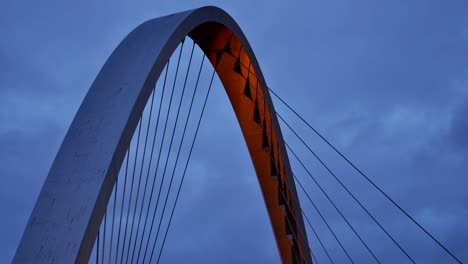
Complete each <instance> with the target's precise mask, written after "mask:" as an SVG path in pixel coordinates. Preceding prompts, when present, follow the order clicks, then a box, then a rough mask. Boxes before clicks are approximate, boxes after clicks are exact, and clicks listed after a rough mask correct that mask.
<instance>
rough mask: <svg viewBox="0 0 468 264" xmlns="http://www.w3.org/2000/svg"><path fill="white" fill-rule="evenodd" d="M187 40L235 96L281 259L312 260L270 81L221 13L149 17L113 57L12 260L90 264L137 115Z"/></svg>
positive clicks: (234, 104) (69, 135) (67, 140)
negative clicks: (260, 108) (261, 108)
mask: <svg viewBox="0 0 468 264" xmlns="http://www.w3.org/2000/svg"><path fill="white" fill-rule="evenodd" d="M186 36H189V37H190V38H192V39H193V40H194V42H195V43H196V44H198V46H199V47H200V48H201V49H202V50H203V52H204V53H205V54H206V56H207V58H208V59H209V61H210V62H211V63H212V65H213V66H214V67H215V70H216V73H217V74H218V76H219V78H220V80H221V82H222V83H223V86H224V88H225V90H226V93H227V95H228V97H229V99H230V102H231V104H232V107H233V109H234V111H235V114H236V117H237V119H238V121H239V124H240V127H241V129H242V133H243V135H244V139H245V141H246V143H247V146H248V150H249V153H250V156H251V158H252V161H253V164H254V167H255V171H256V174H257V177H258V180H259V183H260V186H261V190H262V194H263V197H264V200H265V203H266V207H267V210H268V214H269V217H270V220H271V225H272V228H273V231H274V234H275V238H276V242H277V246H278V250H279V252H280V256H281V258H282V260H283V262H284V263H295V262H305V263H311V262H312V260H311V256H310V251H309V245H308V241H307V237H306V232H305V228H304V223H303V221H302V214H301V209H300V204H299V200H298V197H297V193H296V189H295V185H294V180H293V178H292V177H293V176H292V172H291V168H290V165H289V160H288V157H287V152H286V149H285V146H284V142H283V138H282V134H281V130H280V127H279V124H278V120H277V118H276V114H275V109H274V106H273V103H272V100H271V98H270V95H269V92H268V88H267V87H266V86H265V85H264V84H265V83H266V82H265V80H264V78H263V75H262V72H261V70H260V67H259V64H258V62H257V60H256V58H255V55H254V53H253V51H252V49H251V47H250V45H249V43H248V41H247V39H246V37H245V35H244V34H243V33H242V31H241V29H240V27H239V26H238V25H237V24H236V22H235V21H234V20H233V19H232V18H231V17H230V16H229V15H228V14H227V13H226V12H224V11H223V10H221V9H219V8H216V7H202V8H198V9H194V10H189V11H185V12H181V13H177V14H173V15H169V16H165V17H160V18H156V19H153V20H149V21H147V22H145V23H143V24H141V25H140V26H138V27H137V28H135V29H134V30H133V31H132V32H131V33H130V34H129V35H128V36H127V37H125V39H124V40H123V41H122V42H121V43H120V44H119V45H118V47H117V48H116V49H115V50H114V52H113V53H112V55H111V56H110V57H109V59H108V60H107V62H106V63H105V64H104V66H103V68H102V69H101V71H100V72H99V74H98V76H97V77H96V80H95V81H94V82H93V84H92V85H91V87H90V89H89V91H88V93H87V95H86V97H85V99H84V100H83V102H82V104H81V106H80V108H79V110H78V112H77V114H76V116H75V118H74V120H73V122H72V124H71V126H70V128H69V130H68V132H67V134H66V136H65V138H64V141H63V143H62V145H61V147H60V149H59V152H58V154H57V156H56V158H55V160H54V162H53V164H52V167H51V169H50V171H49V174H48V176H47V178H46V181H45V183H44V185H43V187H42V190H41V192H40V195H39V198H38V200H37V201H36V204H35V207H34V209H33V212H32V214H31V216H30V219H29V221H28V224H27V226H26V229H25V232H24V234H23V237H22V239H21V241H20V244H19V246H18V249H17V252H16V255H15V258H14V262H16V263H53V262H55V263H72V262H79V263H81V262H84V261H87V260H88V259H89V257H90V254H91V251H92V248H93V245H94V241H95V239H96V236H97V233H98V229H99V226H100V223H101V221H102V218H103V216H104V212H105V210H106V206H107V203H108V201H109V198H110V195H111V193H112V190H113V187H114V179H115V177H116V175H117V174H118V172H119V169H120V166H121V164H122V162H123V160H124V157H125V153H126V151H127V149H128V147H129V144H130V141H131V138H132V135H133V134H134V132H135V130H136V127H137V125H138V121H139V118H140V116H141V114H142V112H143V110H144V107H145V105H146V102H147V101H148V99H149V97H150V95H151V91H152V89H153V87H154V86H155V83H156V81H157V80H158V78H159V76H160V75H161V72H162V71H163V69H164V67H165V64H166V62H167V61H168V59H169V58H170V57H171V55H172V54H173V52H174V50H175V49H176V48H177V46H178V45H179V43H180V42H181V41H183V39H184V38H185V37H186ZM254 87H255V88H254ZM250 89H252V90H253V89H255V90H256V92H258V93H259V95H260V96H259V97H260V98H261V100H263V101H262V102H261V103H260V104H263V105H264V108H265V109H264V111H263V114H262V116H257V117H255V116H256V115H258V113H255V111H256V110H257V108H258V104H259V103H258V102H255V101H256V100H253V99H252V98H251V97H250V96H249V93H251V92H252V91H251V90H250ZM247 90H248V91H247ZM265 138H267V142H266V144H265ZM270 142H271V144H270Z"/></svg>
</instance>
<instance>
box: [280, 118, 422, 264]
mask: <svg viewBox="0 0 468 264" xmlns="http://www.w3.org/2000/svg"><path fill="white" fill-rule="evenodd" d="M277 116H278V117H279V118H280V120H281V121H282V122H283V123H284V124H285V125H286V126H287V127H288V128H289V129H290V130H291V131H292V132H293V133H294V135H296V137H297V138H299V140H300V141H301V142H302V143H303V144H304V145H305V146H306V147H307V149H308V150H309V151H310V152H311V153H312V154H313V155H314V157H315V158H316V159H317V160H318V161H319V162H320V163H321V164H322V166H323V167H324V168H325V169H326V170H327V171H328V172H329V173H330V175H332V176H333V178H334V179H335V180H336V181H337V182H338V183H339V184H340V185H341V187H343V188H344V189H345V190H346V192H347V193H348V194H349V195H350V196H351V197H352V198H353V200H354V201H355V202H356V203H357V204H358V205H359V206H360V207H361V208H362V209H363V210H364V211H365V212H366V214H367V215H368V216H369V217H370V218H371V219H372V220H373V221H374V222H375V223H376V224H377V225H378V226H379V228H380V229H381V230H382V231H383V232H384V233H385V234H386V235H387V236H388V237H389V238H390V239H391V240H392V242H393V243H394V244H395V245H396V246H397V247H398V248H399V249H400V251H401V252H403V253H404V254H405V255H406V257H408V259H409V260H410V261H411V262H412V263H415V262H414V260H413V259H412V258H411V256H410V255H409V254H408V253H407V252H406V251H405V250H404V249H403V247H402V246H401V245H400V244H399V243H398V242H397V241H396V240H395V239H394V238H393V236H391V235H390V233H389V232H388V231H387V230H386V229H385V228H384V227H383V226H382V224H381V223H380V222H379V221H378V220H377V219H376V218H375V217H374V216H373V215H372V214H371V213H370V211H369V210H368V209H367V208H366V207H365V206H364V205H363V204H362V203H361V202H360V201H359V199H358V198H357V197H356V196H355V195H354V194H353V193H352V192H351V191H350V190H349V189H348V188H347V187H346V185H345V184H344V183H343V182H342V181H341V180H340V179H339V178H338V177H337V176H336V174H335V173H334V172H333V171H332V170H331V169H330V168H329V167H328V166H327V165H326V164H325V162H324V161H323V160H322V159H321V158H320V157H319V156H318V155H317V154H316V153H315V152H314V151H313V150H312V149H311V148H310V147H309V146H308V145H307V144H306V143H305V141H304V140H303V138H302V137H300V136H299V134H298V133H297V132H296V131H295V130H294V129H293V128H292V127H291V125H290V124H289V123H288V122H287V121H286V120H285V119H284V118H283V117H282V116H281V115H280V114H278V113H277ZM285 144H286V146H287V147H288V149H289V150H290V151H291V152H292V153H293V155H294V156H295V157H296V159H297V160H298V161H299V163H300V164H301V166H302V167H303V168H304V169H305V170H306V171H307V172H308V174H309V175H310V176H311V177H312V175H311V174H310V172H309V171H308V170H307V168H306V167H305V165H304V163H303V162H302V161H301V160H300V158H299V157H298V156H297V155H296V153H295V152H294V151H293V150H292V148H291V147H290V146H289V145H288V144H287V143H285ZM312 178H313V177H312ZM314 181H315V182H316V180H315V179H314ZM316 183H317V182H316Z"/></svg>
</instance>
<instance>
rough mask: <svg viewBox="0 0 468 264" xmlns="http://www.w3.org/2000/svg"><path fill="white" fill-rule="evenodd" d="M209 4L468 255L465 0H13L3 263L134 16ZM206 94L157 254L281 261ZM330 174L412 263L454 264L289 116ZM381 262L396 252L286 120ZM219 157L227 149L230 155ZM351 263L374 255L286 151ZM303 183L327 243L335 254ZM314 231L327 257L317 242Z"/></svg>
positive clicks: (229, 134)
mask: <svg viewBox="0 0 468 264" xmlns="http://www.w3.org/2000/svg"><path fill="white" fill-rule="evenodd" d="M205 5H215V6H218V7H221V8H222V9H224V10H226V11H227V12H228V13H229V14H230V15H231V16H233V18H234V19H235V20H236V21H237V23H238V24H239V25H240V27H241V28H242V30H243V31H244V33H245V35H246V36H247V39H248V40H249V41H250V44H251V46H252V48H253V50H254V52H255V54H256V56H257V59H258V61H259V64H260V66H261V68H262V70H263V73H264V76H265V79H266V81H267V83H268V85H269V86H270V87H271V88H272V89H273V90H275V91H276V92H277V93H279V94H280V95H281V96H282V97H283V98H284V99H285V100H286V101H288V102H289V103H291V104H292V105H294V107H295V108H296V110H297V111H298V112H299V113H301V114H302V115H303V116H304V118H305V119H306V120H308V121H309V122H310V123H311V124H313V125H314V126H315V128H317V129H318V130H319V131H321V132H323V134H324V135H326V137H327V138H328V139H330V141H331V142H333V143H334V144H335V145H336V146H337V147H338V148H339V149H340V150H342V151H343V152H344V153H345V155H346V156H347V157H349V158H350V159H351V160H353V161H354V162H355V163H356V164H357V165H358V166H359V167H360V168H361V169H362V170H363V171H365V172H366V173H367V174H368V175H369V177H370V178H371V179H373V180H374V181H375V182H376V183H377V184H378V185H379V186H380V187H381V188H382V189H384V190H385V191H386V192H387V193H388V194H389V195H390V196H391V197H392V198H394V199H395V200H396V201H397V202H398V203H399V204H400V205H401V206H402V207H403V208H405V209H406V210H408V212H409V213H410V214H411V215H412V216H414V218H415V219H417V220H418V221H419V222H420V223H421V224H422V225H423V226H424V227H426V228H427V229H428V230H430V231H431V232H432V233H433V234H434V235H435V236H436V237H437V238H438V239H440V240H441V242H443V243H444V244H445V245H446V246H447V247H448V248H449V249H451V250H452V251H453V252H454V253H455V254H456V255H457V256H459V257H460V258H461V260H462V261H468V251H467V250H466V248H467V245H468V206H467V205H468V192H467V191H466V186H468V179H467V176H468V136H467V135H466V134H467V132H466V131H468V118H467V117H468V2H466V1H464V0H459V1H458V0H448V1H442V0H439V1H436V0H432V1H431V0H426V1H423V0H392V1H390V0H388V1H372V0H358V1H346V0H332V1H324V0H315V1H296V2H294V3H293V2H292V1H291V2H286V1H276V2H274V1H170V0H165V1H160V0H153V1H88V0H83V1H21V0H18V1H13V0H4V1H2V2H1V3H0V32H1V34H2V36H1V38H0V124H1V125H0V177H1V180H2V183H1V184H0V209H1V211H2V217H1V218H0V234H1V235H0V237H1V238H0V263H7V262H9V261H11V259H12V257H13V255H14V253H15V250H16V247H17V245H18V243H19V240H20V238H21V235H22V232H23V230H24V227H25V225H26V223H27V220H28V218H29V214H30V213H31V210H32V208H33V206H34V203H35V200H36V199H37V196H38V194H39V191H40V189H41V186H42V184H43V182H44V180H45V178H46V176H47V173H48V170H49V168H50V166H51V164H52V162H53V159H54V157H55V154H56V153H57V151H58V148H59V146H60V143H61V141H62V139H63V138H64V136H65V133H66V131H67V129H68V127H69V125H70V123H71V121H72V118H73V117H74V115H75V113H76V111H77V110H78V107H79V105H80V103H81V101H82V100H83V98H84V96H85V94H86V92H87V90H88V89H89V87H90V85H91V83H92V82H93V80H94V78H95V77H96V75H97V73H98V72H99V70H100V68H101V67H102V65H103V64H104V62H105V61H106V59H107V58H108V57H109V55H110V54H111V52H112V51H113V50H114V48H115V47H116V46H117V45H118V43H119V42H120V41H121V40H122V39H123V38H124V37H125V36H126V35H127V34H128V33H129V32H130V31H131V30H132V29H133V28H135V27H136V26H137V25H139V24H140V23H142V22H144V21H146V20H148V19H151V18H155V17H159V16H163V15H168V14H171V13H175V12H179V11H184V10H187V9H192V8H196V7H200V6H205ZM215 86H216V87H214V88H213V89H214V90H213V93H212V94H211V97H210V100H209V104H208V108H207V111H208V112H207V114H206V116H205V118H204V122H203V126H202V128H201V131H200V135H199V136H200V137H199V139H198V141H197V143H196V146H195V152H194V154H193V155H194V157H193V159H192V161H191V165H190V171H189V175H188V176H187V180H186V182H185V183H184V187H183V190H184V192H183V193H182V195H181V198H180V202H179V204H178V209H177V210H176V214H175V219H174V222H173V226H172V228H171V231H170V233H169V237H168V241H167V245H166V246H167V247H166V248H165V251H164V256H163V258H162V260H163V262H164V263H279V262H280V260H279V255H278V252H277V248H276V244H275V241H274V236H273V232H272V229H271V226H270V222H269V219H268V215H267V211H266V208H265V205H264V202H263V200H262V195H261V192H260V188H259V185H258V181H257V179H256V176H255V173H254V169H253V166H252V163H251V160H250V157H249V156H248V151H247V147H246V145H245V143H244V141H243V138H242V134H241V130H240V128H239V126H238V124H237V121H236V119H235V115H234V113H233V111H232V108H231V106H230V104H229V101H228V99H227V96H226V94H225V92H224V91H223V89H222V87H221V86H220V84H219V82H218V83H217V85H215ZM275 103H276V104H275V105H276V107H277V111H278V112H280V113H282V114H283V115H284V116H286V117H287V119H288V120H290V122H291V123H292V124H294V126H295V127H296V128H297V129H298V131H299V132H300V133H301V134H302V135H304V136H305V138H306V139H307V141H308V142H309V143H310V145H311V146H312V147H313V149H314V150H316V151H317V152H318V153H319V154H320V156H321V157H322V158H323V159H324V160H325V161H326V162H327V163H328V164H329V165H330V167H332V168H333V169H334V171H335V172H336V173H337V175H338V177H339V178H340V179H342V180H343V182H344V183H345V184H347V185H348V186H350V188H351V189H352V190H353V192H354V193H355V194H356V196H357V197H359V198H360V199H361V200H363V201H364V203H365V205H366V206H367V207H368V208H369V209H370V210H371V211H372V212H373V213H374V215H375V216H376V217H377V218H378V219H379V220H381V221H382V223H383V224H384V225H385V226H386V227H388V230H389V231H390V232H391V233H392V234H393V235H394V236H395V237H396V238H397V239H398V241H401V244H402V245H403V246H404V247H405V248H407V249H408V252H409V253H410V254H411V255H412V256H413V257H414V258H415V260H416V261H417V262H421V263H452V262H453V260H452V259H450V258H449V257H448V256H447V255H446V254H445V253H444V252H443V251H442V250H441V249H440V248H438V247H437V246H436V245H435V244H434V243H433V242H431V241H430V239H429V238H428V237H427V236H425V235H424V234H423V233H422V232H421V231H419V230H418V229H417V228H416V227H415V226H414V225H413V224H412V223H410V222H409V221H408V219H407V218H405V217H404V216H403V215H402V214H401V213H400V212H399V211H397V210H396V209H395V208H394V207H393V206H392V205H391V204H390V203H389V202H388V201H387V200H385V199H384V198H383V197H382V196H381V195H379V193H378V192H376V191H375V190H374V189H372V188H371V187H370V186H369V185H368V184H367V183H366V182H365V181H363V180H362V178H360V177H359V176H358V174H357V173H355V172H354V171H353V170H352V169H351V168H350V167H349V166H347V165H346V164H345V163H344V162H343V161H342V160H340V159H339V157H338V156H337V155H336V154H334V153H333V152H332V151H331V150H330V149H329V148H328V147H327V146H326V145H324V144H323V142H321V141H320V140H319V139H318V138H317V137H315V136H313V134H312V133H311V131H310V130H308V129H307V128H306V127H305V126H304V125H303V124H301V123H300V122H299V121H298V120H297V118H295V117H294V116H293V115H291V114H290V112H288V111H287V109H286V108H285V107H283V106H282V105H281V104H280V103H279V102H276V101H275ZM282 129H283V133H284V137H285V139H286V141H288V142H290V144H291V145H293V146H295V149H297V151H298V153H299V154H300V155H301V157H303V159H304V160H305V161H306V164H307V165H308V166H309V167H310V169H311V170H312V172H313V173H314V175H315V176H316V177H317V179H318V180H319V181H320V182H321V183H323V185H324V188H325V189H326V190H327V191H328V193H329V194H330V196H333V198H334V200H335V201H337V202H336V203H337V204H338V206H339V207H340V208H342V209H343V213H344V214H345V215H346V216H348V217H349V220H350V221H352V222H353V223H354V224H355V226H356V227H357V228H358V229H359V230H360V231H361V232H362V234H363V236H364V237H365V239H366V241H368V242H369V244H370V245H371V247H372V249H374V250H375V252H376V254H377V255H378V256H379V258H380V259H382V260H383V262H384V263H406V262H407V260H406V259H405V258H404V256H403V255H402V253H401V252H399V251H398V248H396V246H395V245H393V244H392V243H391V242H390V241H389V240H388V239H387V238H386V237H385V236H384V235H383V234H382V233H381V232H380V231H379V230H378V228H377V227H376V226H375V224H374V223H372V222H371V220H370V219H369V218H368V217H367V216H366V215H365V214H364V213H363V212H362V211H360V210H359V207H358V206H357V205H356V204H355V203H352V202H351V200H350V198H349V196H347V195H346V194H345V193H344V191H343V190H342V189H341V188H340V187H339V186H338V185H337V184H336V182H334V180H333V179H332V178H331V177H330V175H328V174H327V172H326V170H324V169H323V168H322V167H320V165H319V164H318V163H317V162H316V161H315V160H314V159H313V157H312V156H310V153H308V152H306V151H305V149H304V147H303V146H302V145H300V143H298V141H297V140H296V139H295V138H294V136H293V134H291V133H290V131H288V130H287V128H286V127H284V126H283V127H282ZM225 153H229V154H228V155H226V154H225ZM290 159H291V164H292V165H293V170H294V172H295V173H296V174H297V175H298V177H299V178H300V179H301V181H302V182H304V184H305V186H307V188H308V190H310V193H311V196H312V198H313V199H314V200H315V201H316V203H317V204H318V205H319V207H320V208H323V213H324V215H325V217H326V218H327V219H328V220H329V223H330V224H331V225H332V226H333V227H334V228H336V230H337V234H338V235H339V236H340V237H342V238H343V240H344V243H345V245H346V247H347V248H349V249H350V251H351V254H352V256H353V258H354V259H355V260H357V262H358V263H372V259H371V258H370V256H369V254H368V253H367V252H366V251H365V249H364V248H363V246H362V245H361V244H359V243H358V240H357V238H356V237H354V236H353V235H352V233H351V232H350V230H349V229H348V228H347V227H346V226H345V224H344V223H343V222H342V220H341V219H340V217H339V215H338V214H337V213H336V212H335V211H333V208H332V207H331V206H330V204H328V203H327V201H326V200H325V198H324V197H323V195H321V194H320V193H319V191H318V189H317V188H316V186H314V185H313V182H312V181H310V179H309V178H307V175H306V174H305V172H304V171H303V170H302V168H301V167H300V166H298V164H297V162H295V161H294V160H293V158H292V157H290ZM299 193H300V196H301V202H302V204H301V205H302V208H303V209H304V211H305V212H306V213H307V214H308V215H309V217H310V218H311V219H312V222H313V223H314V226H315V227H316V228H317V230H318V232H319V234H320V235H321V237H323V240H324V243H325V244H326V245H328V247H329V248H330V251H331V252H332V253H333V255H334V256H336V260H337V261H336V262H337V263H341V262H344V260H345V256H344V255H343V253H342V252H341V251H340V249H339V247H338V245H337V244H336V243H335V242H334V241H333V239H332V237H331V236H330V234H329V233H328V232H327V230H326V229H325V226H324V224H323V222H321V220H320V218H319V217H318V216H317V214H316V213H315V212H314V211H313V209H312V207H311V205H310V204H309V203H308V201H307V200H306V199H303V198H304V195H303V193H301V192H300V191H299ZM309 240H310V244H311V248H312V250H313V251H314V254H316V255H317V256H318V259H319V261H320V263H326V262H327V261H326V258H325V255H324V253H323V252H322V251H321V249H320V247H319V245H318V243H317V241H316V239H315V237H313V236H312V233H310V231H309Z"/></svg>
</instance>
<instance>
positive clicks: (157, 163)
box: [143, 41, 184, 262]
mask: <svg viewBox="0 0 468 264" xmlns="http://www.w3.org/2000/svg"><path fill="white" fill-rule="evenodd" d="M183 46H184V41H182V43H181V47H180V52H179V58H178V59H177V66H176V71H175V77H174V82H173V85H172V91H171V96H170V99H169V106H168V110H167V115H166V120H165V122H164V129H163V134H162V138H161V145H160V147H159V153H158V159H157V162H156V169H155V171H154V177H153V178H154V179H153V186H152V191H151V193H153V190H154V184H155V183H156V177H157V174H158V169H159V162H160V160H161V156H162V150H163V146H164V138H165V136H166V132H167V124H168V122H169V117H170V112H171V107H172V102H173V99H174V91H175V86H176V82H177V76H178V73H179V66H180V60H181V57H182V48H183ZM168 155H169V153H168ZM161 187H162V182H161ZM158 196H159V194H158ZM151 198H152V197H150V202H151ZM156 209H157V208H155V210H154V215H155V214H156V212H157V210H156ZM149 210H150V206H148V211H149ZM147 216H148V214H147ZM145 222H146V220H145ZM152 225H153V223H152V224H151V228H150V233H149V235H148V240H149V239H150V238H151V230H152ZM147 247H148V244H147V245H146V248H147ZM145 255H146V249H145V254H144V255H143V262H144V261H145Z"/></svg>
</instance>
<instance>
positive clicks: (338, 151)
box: [265, 85, 462, 263]
mask: <svg viewBox="0 0 468 264" xmlns="http://www.w3.org/2000/svg"><path fill="white" fill-rule="evenodd" d="M265 86H266V85H265ZM266 87H267V88H268V90H269V91H270V92H271V93H272V94H273V95H274V96H275V97H276V98H278V100H279V101H281V102H282V103H283V104H284V105H285V106H286V107H287V108H288V109H289V110H290V111H291V112H293V113H294V115H295V116H297V117H298V118H299V119H300V120H301V121H302V122H303V123H304V124H305V125H306V126H308V127H309V128H310V129H311V130H312V131H313V132H314V133H315V134H316V135H317V136H319V137H320V138H321V139H322V140H323V141H324V142H325V143H326V144H327V145H328V146H329V147H331V148H332V149H333V150H334V151H335V152H336V153H337V154H338V155H339V156H340V157H341V158H343V159H344V160H345V161H346V162H347V163H348V164H349V165H350V166H351V167H353V168H354V170H356V171H357V172H358V173H359V174H360V175H361V176H362V177H363V178H364V179H365V180H366V181H367V182H368V183H370V184H371V185H372V186H373V187H374V188H375V189H377V191H379V192H380V193H381V194H382V195H383V196H385V198H386V199H387V200H388V201H390V202H391V203H392V204H393V205H394V206H395V207H396V208H397V209H398V210H399V211H400V212H402V213H403V214H404V215H405V216H406V217H407V218H408V219H410V220H411V221H412V222H413V223H414V224H415V225H416V226H418V227H419V229H421V230H422V231H423V232H424V233H425V234H426V235H427V236H429V237H430V238H431V239H432V240H433V241H434V242H435V243H436V244H437V245H439V246H440V247H441V248H442V249H443V250H444V251H445V252H446V253H447V254H449V255H450V256H451V257H452V258H453V259H454V260H455V261H457V262H458V263H462V262H461V261H460V259H458V258H457V257H456V256H455V255H454V254H453V253H452V252H451V251H450V250H449V249H448V248H447V247H445V246H444V245H443V244H442V243H441V242H440V241H439V240H438V239H437V238H435V237H434V236H433V235H432V234H431V233H430V232H429V231H428V230H427V229H425V228H424V227H423V226H422V225H421V224H420V223H419V222H418V221H416V219H414V218H413V217H412V216H411V215H410V214H409V213H408V212H407V211H406V210H405V209H403V208H402V207H401V206H400V205H399V204H398V203H397V202H396V201H395V200H393V199H392V198H391V197H390V196H389V195H388V194H387V193H386V192H385V191H384V190H383V189H381V188H380V187H379V186H378V185H377V184H376V183H374V181H372V179H370V178H369V177H368V176H367V175H366V174H365V173H364V172H363V171H362V170H360V169H359V168H358V167H357V166H356V165H355V164H354V163H353V162H351V160H349V159H348V158H347V157H346V156H345V155H344V154H343V153H342V152H341V151H340V150H338V149H337V148H336V147H335V146H334V145H333V144H332V143H331V142H330V141H329V140H327V139H326V138H325V137H324V136H323V135H322V134H321V133H320V132H318V130H316V129H315V128H314V127H313V126H312V125H310V124H309V123H308V122H307V121H306V120H305V119H304V118H303V117H302V116H301V115H299V113H298V112H297V111H296V110H294V109H293V108H292V107H291V106H290V105H289V104H288V103H286V102H285V101H284V100H283V99H282V98H281V97H280V96H279V95H278V94H276V93H275V92H274V91H273V90H272V89H271V88H270V87H268V86H266ZM276 114H277V115H279V114H278V113H276ZM400 249H401V248H400ZM403 251H404V250H403ZM405 255H407V257H408V258H409V259H410V260H411V261H412V262H413V263H414V261H413V260H412V259H411V257H410V256H409V255H408V254H407V253H405Z"/></svg>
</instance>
